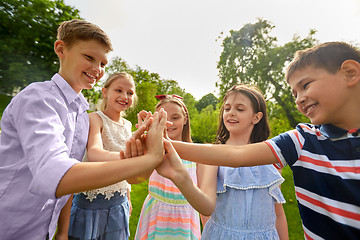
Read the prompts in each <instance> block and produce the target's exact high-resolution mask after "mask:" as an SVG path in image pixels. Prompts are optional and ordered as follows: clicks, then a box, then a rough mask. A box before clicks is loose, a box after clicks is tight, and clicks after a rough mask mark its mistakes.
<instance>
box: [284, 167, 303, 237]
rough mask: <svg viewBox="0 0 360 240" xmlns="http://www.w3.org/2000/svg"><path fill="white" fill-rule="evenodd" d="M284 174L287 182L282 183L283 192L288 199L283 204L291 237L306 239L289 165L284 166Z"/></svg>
mask: <svg viewBox="0 0 360 240" xmlns="http://www.w3.org/2000/svg"><path fill="white" fill-rule="evenodd" d="M282 176H283V177H284V178H285V182H284V183H283V184H281V192H282V193H283V195H284V197H285V200H286V203H285V204H284V205H283V206H284V211H285V215H286V220H287V223H288V229H289V239H290V240H295V239H296V240H298V239H304V232H303V228H302V223H301V219H300V214H299V208H298V204H297V201H296V198H295V189H294V180H293V175H292V171H291V169H290V167H289V166H286V167H285V168H283V170H282Z"/></svg>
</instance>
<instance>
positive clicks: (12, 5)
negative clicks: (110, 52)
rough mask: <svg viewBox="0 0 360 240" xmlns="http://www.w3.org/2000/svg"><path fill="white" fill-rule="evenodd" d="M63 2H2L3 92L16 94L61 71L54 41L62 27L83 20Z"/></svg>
mask: <svg viewBox="0 0 360 240" xmlns="http://www.w3.org/2000/svg"><path fill="white" fill-rule="evenodd" d="M78 12H79V11H78V10H77V9H74V8H72V7H69V6H66V5H65V4H64V2H63V0H54V1H51V0H3V1H1V2H0V35H1V38H0V46H1V48H0V91H1V92H4V93H7V94H13V92H14V91H18V90H21V89H22V88H24V87H25V86H27V85H28V84H29V83H31V82H35V81H44V80H48V79H50V78H51V76H52V75H53V74H54V73H55V72H56V71H57V70H58V65H59V64H58V59H57V56H56V54H55V53H54V42H55V40H56V31H57V28H58V26H59V24H60V23H61V22H63V21H65V20H70V19H73V18H80V17H79V15H78Z"/></svg>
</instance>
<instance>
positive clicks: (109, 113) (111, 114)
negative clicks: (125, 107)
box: [103, 108, 123, 123]
mask: <svg viewBox="0 0 360 240" xmlns="http://www.w3.org/2000/svg"><path fill="white" fill-rule="evenodd" d="M103 113H104V114H105V115H106V116H108V117H109V118H110V119H111V120H113V121H114V122H118V123H122V122H123V119H122V117H121V112H115V111H111V110H109V109H107V108H106V109H105V110H104V111H103Z"/></svg>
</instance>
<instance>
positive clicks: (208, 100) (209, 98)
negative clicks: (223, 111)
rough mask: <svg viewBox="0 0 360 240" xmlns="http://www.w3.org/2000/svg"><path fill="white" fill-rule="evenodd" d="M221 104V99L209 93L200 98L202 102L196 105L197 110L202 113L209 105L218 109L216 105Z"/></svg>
mask: <svg viewBox="0 0 360 240" xmlns="http://www.w3.org/2000/svg"><path fill="white" fill-rule="evenodd" d="M218 103H219V99H217V97H215V95H214V94H212V93H209V94H206V95H205V96H203V97H202V98H200V100H199V101H198V102H197V103H196V104H195V107H196V109H197V110H198V111H199V112H201V110H202V109H204V108H206V107H207V106H209V105H212V106H213V107H214V109H216V105H217V104H218Z"/></svg>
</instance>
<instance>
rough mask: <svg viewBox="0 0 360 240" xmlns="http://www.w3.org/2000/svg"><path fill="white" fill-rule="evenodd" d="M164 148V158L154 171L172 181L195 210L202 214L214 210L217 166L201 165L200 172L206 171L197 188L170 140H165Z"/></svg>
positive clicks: (207, 213) (207, 214) (208, 213)
mask: <svg viewBox="0 0 360 240" xmlns="http://www.w3.org/2000/svg"><path fill="white" fill-rule="evenodd" d="M165 149H166V150H167V153H166V155H165V157H164V158H165V159H164V161H163V162H162V163H161V164H160V165H159V166H158V167H157V168H156V171H157V172H158V173H159V174H160V175H162V176H164V177H166V178H169V179H170V180H171V181H173V183H174V184H175V185H176V186H177V187H178V188H179V189H180V191H181V193H182V194H183V195H184V197H185V198H186V199H187V200H188V202H189V203H190V204H191V205H192V206H193V207H194V208H195V210H197V211H198V212H199V213H200V214H202V215H205V216H210V215H211V213H212V212H213V211H214V208H215V203H216V175H217V167H214V166H202V167H203V168H204V169H203V171H202V172H206V174H203V175H202V176H200V178H201V181H200V183H199V187H200V188H201V189H199V187H197V186H196V185H195V184H194V183H193V181H192V179H191V177H190V175H189V173H188V171H187V170H186V168H185V167H184V165H183V164H182V162H181V159H180V158H179V156H178V155H177V153H176V151H175V149H174V148H173V147H172V145H171V143H170V142H168V141H165ZM206 168H207V169H206Z"/></svg>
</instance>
